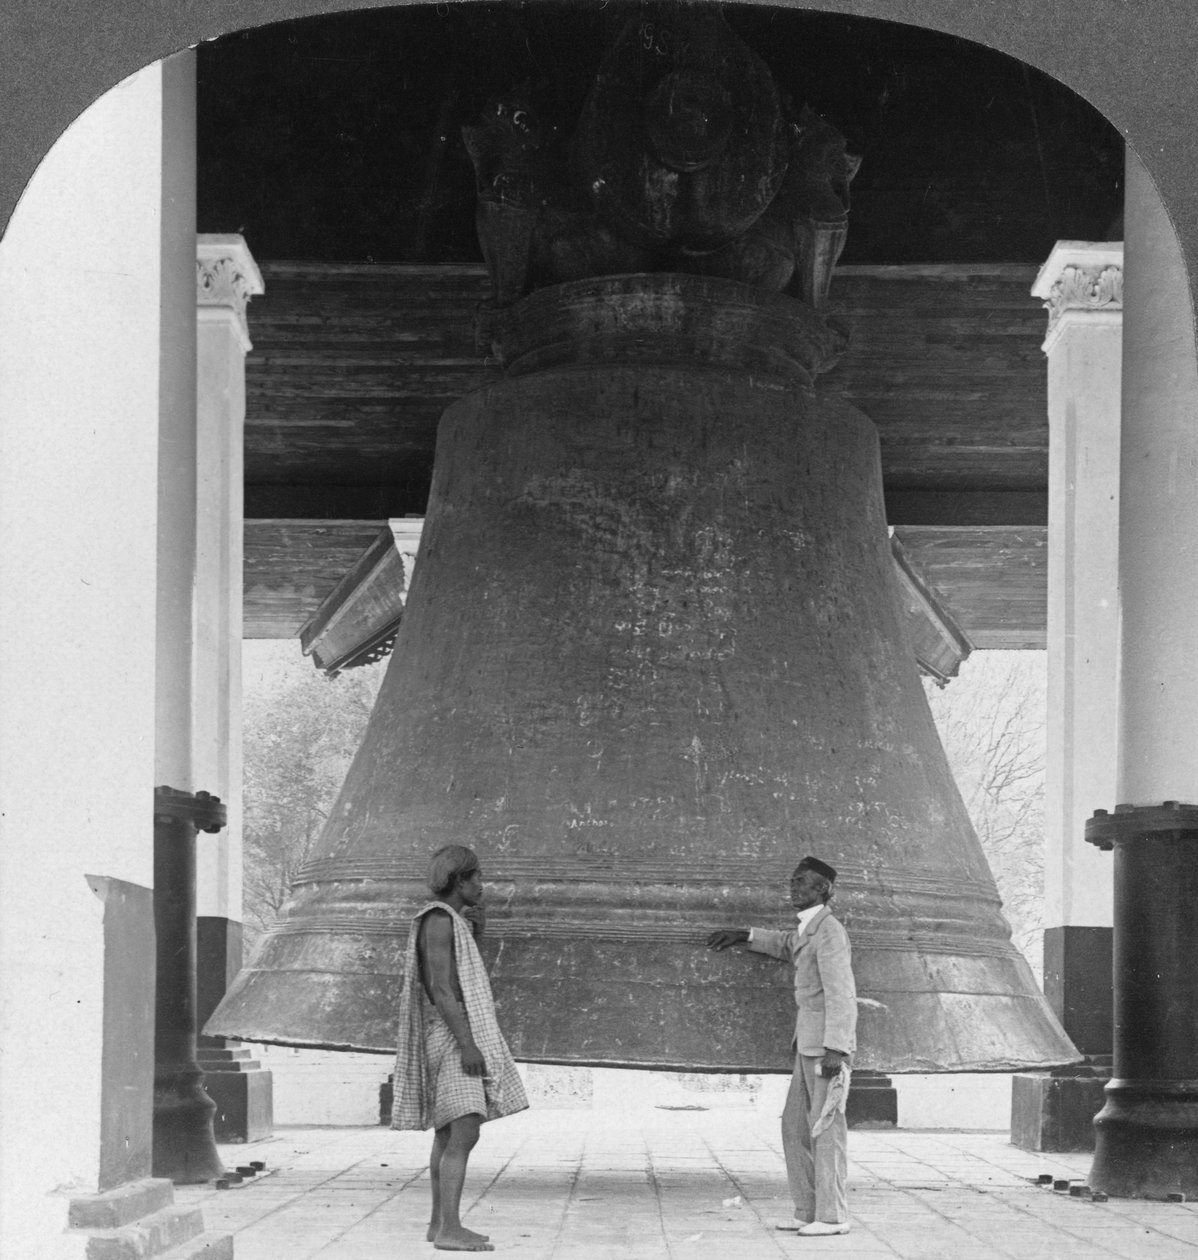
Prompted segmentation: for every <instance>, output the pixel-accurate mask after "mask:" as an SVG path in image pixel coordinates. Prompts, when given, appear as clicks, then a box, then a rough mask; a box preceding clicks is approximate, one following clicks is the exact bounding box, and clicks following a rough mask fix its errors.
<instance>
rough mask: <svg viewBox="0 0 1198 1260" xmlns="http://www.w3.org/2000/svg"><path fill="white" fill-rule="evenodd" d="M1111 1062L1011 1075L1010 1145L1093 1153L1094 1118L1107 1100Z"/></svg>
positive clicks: (1024, 1148) (1030, 1148) (1039, 1149)
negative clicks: (1107, 1084)
mask: <svg viewBox="0 0 1198 1260" xmlns="http://www.w3.org/2000/svg"><path fill="white" fill-rule="evenodd" d="M1110 1075H1111V1069H1110V1063H1109V1060H1108V1061H1106V1062H1105V1063H1103V1062H1102V1061H1101V1060H1093V1061H1091V1062H1090V1063H1087V1064H1085V1065H1083V1066H1080V1067H1076V1068H1053V1069H1052V1070H1051V1071H1048V1072H1017V1073H1016V1074H1015V1075H1014V1076H1013V1077H1012V1079H1011V1145H1012V1146H1018V1147H1020V1148H1021V1149H1022V1150H1025V1151H1092V1150H1093V1149H1094V1117H1095V1116H1096V1115H1098V1113H1099V1112H1100V1111H1101V1110H1102V1108H1103V1104H1104V1103H1105V1102H1106V1095H1105V1093H1104V1090H1105V1087H1106V1083H1107V1081H1108V1080H1110Z"/></svg>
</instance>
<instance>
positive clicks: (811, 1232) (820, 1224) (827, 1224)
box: [799, 1221, 849, 1238]
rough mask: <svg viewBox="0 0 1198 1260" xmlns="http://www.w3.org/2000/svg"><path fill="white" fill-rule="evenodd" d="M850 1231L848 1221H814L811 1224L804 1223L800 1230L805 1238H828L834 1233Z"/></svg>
mask: <svg viewBox="0 0 1198 1260" xmlns="http://www.w3.org/2000/svg"><path fill="white" fill-rule="evenodd" d="M848 1232H849V1223H848V1221H812V1222H811V1224H810V1225H804V1226H803V1228H802V1229H800V1230H799V1233H800V1234H801V1235H802V1236H803V1237H804V1238H827V1237H829V1236H831V1235H832V1234H847V1233H848Z"/></svg>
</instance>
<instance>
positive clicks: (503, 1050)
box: [391, 844, 528, 1251]
mask: <svg viewBox="0 0 1198 1260" xmlns="http://www.w3.org/2000/svg"><path fill="white" fill-rule="evenodd" d="M428 886H429V889H430V890H431V892H432V894H433V896H434V897H435V898H436V900H435V901H430V902H429V903H428V904H427V905H425V906H422V907H421V909H420V910H419V911H418V912H417V914H416V917H415V918H414V919H413V920H412V929H411V931H410V932H409V934H408V953H407V961H406V964H405V971H404V984H403V992H402V995H401V997H400V1001H399V1049H398V1053H397V1056H396V1062H395V1105H394V1108H393V1111H392V1115H391V1127H392V1128H393V1129H428V1128H431V1129H433V1130H434V1136H433V1153H432V1158H431V1159H430V1161H429V1180H430V1181H431V1183H432V1191H433V1211H432V1219H431V1221H430V1223H429V1227H428V1240H429V1242H431V1243H432V1244H433V1246H434V1247H436V1248H437V1249H438V1250H440V1251H494V1250H495V1248H494V1247H492V1246H491V1244H490V1243H489V1242H488V1241H487V1236H486V1235H485V1234H477V1233H475V1232H474V1231H473V1230H470V1229H466V1228H465V1226H464V1225H463V1224H462V1222H461V1217H460V1212H461V1205H462V1186H463V1184H464V1183H465V1180H466V1161H467V1160H468V1159H469V1158H470V1152H471V1151H472V1150H473V1149H474V1144H475V1143H476V1142H477V1141H478V1130H479V1126H480V1125H481V1124H482V1122H483V1121H484V1120H497V1119H498V1118H499V1117H500V1116H509V1115H511V1114H512V1112H514V1111H523V1110H524V1108H525V1107H527V1106H528V1099H527V1097H526V1096H525V1094H524V1086H523V1084H522V1083H521V1080H520V1076H519V1073H518V1072H517V1071H516V1065H515V1063H514V1062H513V1061H512V1055H511V1052H510V1051H509V1050H508V1047H507V1042H506V1041H504V1039H503V1034H502V1033H501V1032H500V1031H499V1026H498V1024H496V1022H495V1003H494V1000H493V998H492V997H491V983H490V981H489V980H488V979H487V972H486V968H485V967H484V965H483V960H482V956H481V955H480V954H479V952H478V946H477V945H475V943H474V941H475V937H476V936H481V935H482V930H483V922H484V916H483V911H482V897H483V881H482V872H481V871H480V869H479V865H478V858H477V857H476V856H475V853H474V851H473V850H472V849H467V848H466V847H465V846H464V845H460V844H450V845H446V846H445V847H444V848H443V849H438V850H437V852H436V853H434V854H433V860H432V865H431V866H430V868H429V879H428Z"/></svg>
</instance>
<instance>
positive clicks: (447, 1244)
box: [432, 1225, 495, 1251]
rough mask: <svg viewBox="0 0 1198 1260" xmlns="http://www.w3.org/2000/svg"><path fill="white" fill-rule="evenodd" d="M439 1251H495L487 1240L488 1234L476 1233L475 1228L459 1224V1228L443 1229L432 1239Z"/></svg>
mask: <svg viewBox="0 0 1198 1260" xmlns="http://www.w3.org/2000/svg"><path fill="white" fill-rule="evenodd" d="M432 1241H433V1246H434V1247H435V1248H436V1249H437V1250H438V1251H494V1250H495V1248H494V1247H492V1246H491V1244H490V1243H489V1242H488V1241H487V1235H486V1234H476V1233H475V1232H474V1230H472V1229H467V1228H466V1227H465V1226H464V1225H459V1226H458V1228H457V1229H442V1230H439V1231H438V1232H437V1236H436V1237H435V1238H434V1239H433V1240H432Z"/></svg>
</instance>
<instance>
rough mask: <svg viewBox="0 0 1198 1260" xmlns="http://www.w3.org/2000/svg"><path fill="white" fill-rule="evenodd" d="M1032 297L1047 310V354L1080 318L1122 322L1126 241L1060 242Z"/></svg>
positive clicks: (1045, 346)
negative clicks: (1124, 246)
mask: <svg viewBox="0 0 1198 1260" xmlns="http://www.w3.org/2000/svg"><path fill="white" fill-rule="evenodd" d="M1032 296H1033V297H1038V298H1040V299H1042V301H1043V302H1044V308H1045V310H1047V311H1048V334H1047V336H1046V337H1045V339H1044V347H1043V348H1044V349H1045V350H1046V351H1047V350H1048V349H1050V347H1051V346H1052V343H1053V342H1054V341H1055V340H1056V338H1057V336H1058V335H1059V334H1060V333H1061V332H1062V331H1063V327H1064V325H1065V324H1067V323H1068V322H1070V320H1074V319H1077V318H1078V317H1079V316H1080V317H1081V318H1082V319H1085V320H1088V321H1089V320H1092V319H1093V318H1094V317H1095V316H1097V317H1098V318H1100V319H1103V320H1104V321H1105V320H1108V319H1111V318H1115V319H1119V318H1121V317H1122V312H1123V242H1122V241H1057V243H1056V244H1055V245H1054V246H1053V247H1052V253H1050V254H1049V255H1048V259H1047V261H1046V262H1045V263H1044V265H1043V266H1042V267H1041V268H1040V272H1039V274H1038V275H1037V276H1036V283H1035V284H1033V285H1032Z"/></svg>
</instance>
